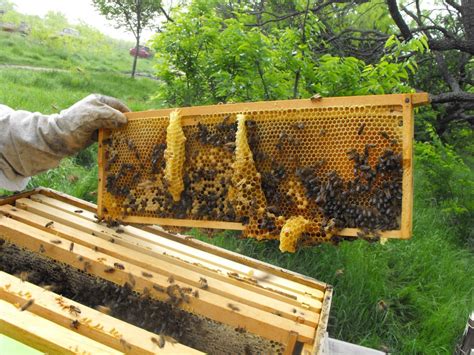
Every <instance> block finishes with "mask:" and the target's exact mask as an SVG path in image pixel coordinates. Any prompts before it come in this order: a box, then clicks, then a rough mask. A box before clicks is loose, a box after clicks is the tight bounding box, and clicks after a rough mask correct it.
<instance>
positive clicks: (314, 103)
mask: <svg viewBox="0 0 474 355" xmlns="http://www.w3.org/2000/svg"><path fill="white" fill-rule="evenodd" d="M411 95H412V97H413V98H414V100H415V101H416V103H417V104H424V103H426V102H427V94H426V93H416V94H411ZM404 99H405V94H389V95H364V96H341V97H327V98H326V97H325V98H322V99H321V100H310V99H300V100H279V101H260V102H243V103H235V104H224V105H209V106H193V107H181V108H179V110H180V114H181V117H183V118H184V119H183V121H184V122H183V124H186V123H187V122H186V116H199V115H206V114H210V113H215V114H218V113H232V112H234V113H235V112H244V111H261V110H280V109H288V108H292V109H303V108H315V107H327V106H350V105H384V106H386V105H400V104H401V103H402V100H404ZM174 110H176V108H168V109H160V110H150V111H145V112H127V113H126V116H127V117H128V118H129V119H130V120H134V119H143V118H150V117H164V116H169V114H170V113H171V112H172V111H174ZM187 124H190V123H187Z"/></svg>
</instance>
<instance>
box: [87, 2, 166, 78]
mask: <svg viewBox="0 0 474 355" xmlns="http://www.w3.org/2000/svg"><path fill="white" fill-rule="evenodd" d="M92 2H93V4H94V6H95V7H96V9H97V10H99V12H100V13H101V14H102V15H104V16H105V17H106V18H107V19H108V20H111V21H115V23H116V25H117V27H118V28H126V29H128V30H130V31H131V32H132V33H133V36H134V37H135V40H136V44H135V56H134V59H133V66H132V78H133V77H135V71H136V68H137V58H138V52H139V47H140V36H141V34H142V31H143V29H144V28H146V27H148V26H150V25H152V23H153V19H154V18H156V16H157V15H158V14H160V13H163V14H164V15H165V16H166V18H167V19H168V20H169V21H170V20H171V19H170V18H169V17H168V15H167V13H166V12H165V10H164V9H163V7H162V4H161V1H160V0H92Z"/></svg>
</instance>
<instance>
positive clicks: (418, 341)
mask: <svg viewBox="0 0 474 355" xmlns="http://www.w3.org/2000/svg"><path fill="white" fill-rule="evenodd" d="M414 222H415V228H414V236H413V239H412V240H409V241H389V242H388V243H387V244H385V245H380V244H369V243H367V242H364V241H356V242H345V243H342V244H340V246H339V247H333V246H330V245H321V246H319V247H313V248H310V249H303V250H299V251H298V252H297V253H295V254H293V255H290V254H281V253H280V252H279V251H278V245H277V243H276V242H266V243H258V242H256V241H253V240H242V239H238V238H231V234H232V233H225V234H224V235H219V236H216V237H214V238H210V239H209V238H206V237H203V236H202V235H200V234H199V233H196V231H194V233H193V234H195V235H197V236H198V238H200V239H202V240H205V241H208V242H210V243H212V244H215V245H218V246H221V247H224V248H226V249H230V250H234V251H238V252H239V253H242V254H245V255H247V256H250V257H253V258H257V259H259V260H262V261H266V262H269V263H271V264H274V265H278V266H281V267H283V268H287V269H290V270H294V271H296V272H299V273H302V274H305V275H308V276H311V277H314V278H316V279H318V280H321V281H324V282H327V283H329V284H331V285H333V286H334V292H335V293H334V298H333V303H332V308H331V317H330V326H329V334H330V335H331V336H332V337H335V338H338V339H343V340H345V341H349V342H354V343H357V344H362V345H365V346H369V347H374V348H383V347H388V348H389V349H390V351H391V352H393V353H395V354H448V353H451V352H452V349H453V348H454V345H455V343H456V341H457V338H458V337H459V336H460V335H461V334H462V331H463V328H464V325H465V322H466V317H467V315H468V314H469V312H470V311H471V310H472V309H473V307H474V273H473V272H472V265H474V256H473V255H472V253H469V252H468V251H467V250H463V249H462V248H460V247H459V245H458V244H457V242H456V241H455V240H453V238H452V237H450V234H451V231H450V228H449V224H448V223H446V221H444V220H442V219H440V218H439V213H438V211H437V210H436V209H434V208H428V207H426V206H420V205H419V204H416V205H415V216H414ZM380 301H383V302H384V303H386V304H387V305H388V308H387V310H386V311H385V310H383V309H382V308H381V307H380V306H379V302H380Z"/></svg>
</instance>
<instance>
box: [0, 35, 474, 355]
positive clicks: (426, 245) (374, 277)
mask: <svg viewBox="0 0 474 355" xmlns="http://www.w3.org/2000/svg"><path fill="white" fill-rule="evenodd" d="M2 36H3V35H2ZM24 40H25V41H26V42H27V43H26V45H28V46H30V47H28V48H29V49H28V52H30V53H31V55H28V56H27V57H25V56H23V55H20V54H19V53H20V52H19V51H20V50H22V49H21V48H20V47H22V46H23V45H20V44H18V43H17V44H13V45H10V47H8V48H7V49H6V50H5V51H3V47H2V52H0V56H1V57H0V62H3V61H4V60H5V58H7V60H8V61H11V62H13V63H15V64H31V65H33V64H34V65H44V66H52V67H59V68H71V66H68V65H69V64H68V63H70V62H71V60H70V59H67V60H64V59H62V58H61V56H58V53H56V52H51V53H50V52H49V51H48V50H47V49H42V47H41V46H39V45H37V44H34V43H28V40H27V39H24ZM2 41H3V42H2ZM4 41H5V38H4V37H0V46H2V43H4ZM15 48H16V49H15ZM15 53H16V54H15ZM35 55H36V56H38V57H39V58H40V59H38V60H36V59H35V58H36V56H35ZM114 56H115V54H110V58H114ZM117 58H119V57H117ZM125 59H127V62H128V60H129V58H122V59H120V60H122V61H123V62H125ZM17 60H18V61H17ZM107 60H108V59H107ZM107 60H105V59H104V61H103V62H101V61H102V59H100V58H99V59H97V58H95V57H94V56H92V57H91V58H89V57H84V58H83V61H84V62H86V63H89V61H90V64H87V65H83V67H84V68H86V69H81V71H77V70H76V69H75V68H74V69H73V70H71V71H68V72H54V73H50V72H33V71H26V70H18V69H11V68H3V69H0V76H1V78H2V80H1V81H0V102H1V103H4V104H7V105H9V106H11V107H13V108H16V109H26V110H30V111H40V112H43V113H46V114H49V113H54V112H57V111H58V110H60V109H63V108H66V107H68V106H69V105H71V104H73V103H74V102H76V101H77V100H79V99H81V98H82V97H84V96H86V95H88V94H89V93H91V92H100V93H103V94H107V95H112V96H115V97H118V98H120V99H121V100H123V101H124V102H125V103H126V104H127V105H129V106H130V107H131V108H132V109H133V110H144V109H149V108H155V107H158V106H160V103H159V102H156V101H154V100H153V95H154V94H155V92H156V91H157V90H158V88H159V86H158V83H157V82H156V81H153V80H149V79H145V78H143V79H135V80H131V79H129V78H127V77H126V76H124V75H122V74H120V73H119V71H120V70H121V69H120V68H121V67H122V65H123V67H125V64H123V63H122V64H116V65H117V66H116V68H115V69H114V70H115V71H111V70H108V71H107V72H102V71H97V68H100V67H101V66H103V67H107V68H109V69H111V67H110V66H109V65H108V64H106V63H107ZM423 169H424V167H423V165H420V164H418V166H417V169H416V176H415V190H416V192H417V194H416V196H415V209H414V237H413V239H412V240H410V241H390V242H389V243H387V244H385V245H380V244H368V243H366V242H360V241H357V242H352V243H349V242H345V243H342V244H341V245H340V246H339V247H334V246H330V245H321V246H318V247H313V248H311V249H302V250H300V251H298V252H297V253H295V254H293V255H290V254H281V253H280V252H279V251H278V248H277V244H276V243H275V242H260V243H258V242H256V241H254V240H247V239H239V238H238V236H237V235H235V234H234V233H230V232H226V233H221V234H219V235H217V236H215V237H213V238H208V237H205V236H203V235H202V234H200V233H199V232H198V231H191V232H190V233H192V234H194V235H197V236H198V237H199V238H200V239H203V240H205V241H207V242H209V243H212V244H215V245H218V246H221V247H224V248H227V249H230V250H234V251H237V252H239V253H242V254H245V255H248V256H251V257H253V258H257V259H260V260H263V261H266V262H269V263H272V264H275V265H279V266H281V267H284V268H287V269H290V270H294V271H297V272H300V273H302V274H305V275H309V276H311V277H314V278H316V279H318V280H321V281H324V282H327V283H329V284H332V285H333V286H334V288H335V295H334V299H333V306H332V309H331V317H330V327H329V332H330V335H331V336H332V337H335V338H338V339H343V340H346V341H349V342H354V343H358V344H362V345H366V346H370V347H374V348H388V349H390V351H392V352H393V353H395V354H448V353H452V350H453V348H454V345H455V343H456V341H457V340H458V338H459V336H460V335H461V334H462V330H463V327H464V325H465V322H466V318H467V316H468V314H469V313H470V311H472V309H474V273H473V272H472V266H473V265H474V255H473V253H472V251H470V250H469V249H467V248H465V247H464V246H463V245H462V244H461V243H460V242H459V240H460V235H459V234H460V233H462V231H461V230H459V229H457V228H453V222H452V220H451V219H449V218H448V217H447V216H446V215H445V214H443V213H442V212H441V211H440V209H439V208H438V207H437V206H436V205H433V204H431V203H430V201H431V200H432V199H433V196H432V193H431V190H429V189H427V188H426V186H429V185H430V184H432V183H434V182H432V181H429V179H428V178H427V177H426V176H425V172H424V171H423ZM471 172H472V171H471ZM471 178H472V175H471ZM34 186H46V187H51V188H54V189H57V190H60V191H64V192H66V193H69V194H72V195H74V196H77V197H80V198H85V199H87V200H91V201H94V200H95V193H94V191H95V190H96V186H97V160H96V147H94V146H92V147H90V148H88V149H86V150H85V151H83V152H81V153H80V154H78V155H77V156H75V157H72V158H68V159H65V160H64V161H63V162H62V163H61V165H60V166H59V167H58V168H57V169H53V170H50V171H48V172H46V173H43V174H41V175H39V176H36V177H34V178H33V179H32V181H31V183H30V185H29V187H34Z"/></svg>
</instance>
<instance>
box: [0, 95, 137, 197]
mask: <svg viewBox="0 0 474 355" xmlns="http://www.w3.org/2000/svg"><path fill="white" fill-rule="evenodd" d="M128 111H130V110H129V109H128V107H127V106H125V105H124V104H123V103H122V102H120V101H119V100H117V99H114V98H112V97H109V96H103V95H96V94H93V95H89V96H87V97H86V98H84V99H82V100H81V101H79V102H77V103H75V104H74V105H73V106H71V107H70V108H68V109H66V110H64V111H61V112H60V113H59V114H55V115H49V116H47V115H42V114H40V113H37V112H36V113H31V112H27V111H14V110H11V109H9V108H8V107H6V106H1V105H0V172H1V173H2V174H0V187H3V188H7V189H9V190H20V189H23V188H24V187H25V186H26V183H27V182H28V180H27V179H25V178H27V177H29V176H32V175H36V174H38V173H40V172H43V171H45V170H48V169H51V168H54V167H56V166H57V165H58V164H59V162H60V161H61V159H62V158H64V157H66V156H69V155H72V154H75V153H77V152H79V151H80V150H82V149H84V148H86V147H87V146H89V145H90V144H91V143H93V141H94V139H95V137H96V132H97V130H98V129H99V128H111V129H113V128H118V127H120V126H123V125H124V124H126V123H127V118H126V117H125V115H124V114H123V113H124V112H128ZM1 175H3V176H1ZM3 180H5V181H6V182H5V181H3ZM9 183H11V184H10V185H11V186H10V185H9ZM2 185H3V186H2Z"/></svg>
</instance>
